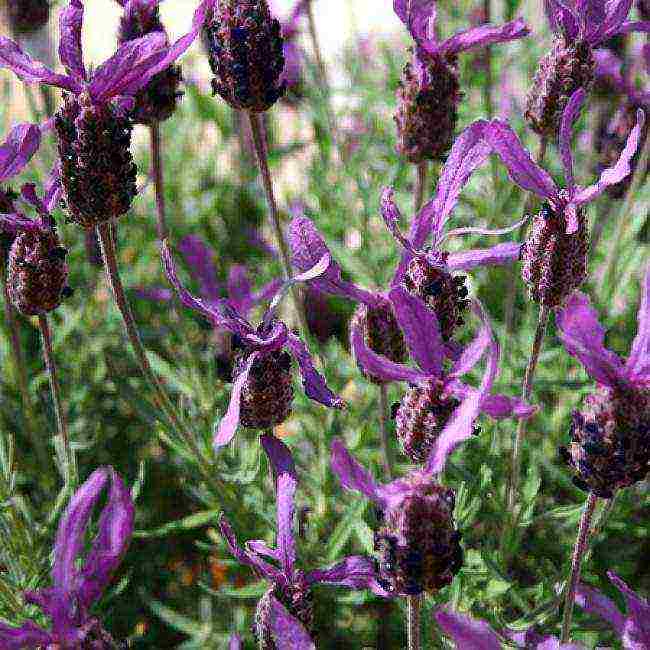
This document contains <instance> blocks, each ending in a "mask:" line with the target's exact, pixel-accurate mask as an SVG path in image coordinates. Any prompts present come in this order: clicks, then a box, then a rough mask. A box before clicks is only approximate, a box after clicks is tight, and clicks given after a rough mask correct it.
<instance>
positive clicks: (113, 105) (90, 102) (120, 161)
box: [0, 0, 214, 228]
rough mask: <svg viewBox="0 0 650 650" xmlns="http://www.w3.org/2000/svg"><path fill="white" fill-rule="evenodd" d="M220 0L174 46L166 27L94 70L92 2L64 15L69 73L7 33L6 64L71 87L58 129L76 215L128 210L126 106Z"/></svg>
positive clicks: (131, 173)
mask: <svg viewBox="0 0 650 650" xmlns="http://www.w3.org/2000/svg"><path fill="white" fill-rule="evenodd" d="M213 2H214V0H203V1H202V2H201V4H200V5H199V7H198V9H197V10H196V12H195V14H194V20H193V24H192V29H191V30H190V32H189V33H188V34H186V35H185V36H183V37H181V38H180V39H178V40H177V41H176V42H175V43H174V44H173V45H172V46H167V40H166V37H165V35H164V34H163V33H161V32H154V33H152V34H149V35H147V36H144V37H143V38H139V39H136V40H133V41H128V42H126V43H124V44H123V45H122V46H121V47H120V48H119V49H118V50H117V52H116V53H115V54H114V55H113V56H112V57H111V58H109V59H108V60H107V61H105V62H104V63H103V64H102V65H100V66H99V67H98V68H97V69H96V70H95V71H94V72H93V73H92V74H91V73H89V72H88V71H87V70H86V66H85V65H84V62H83V52H82V49H81V30H82V23H83V12H84V8H83V5H82V3H81V1H80V0H69V3H68V5H67V6H66V7H65V8H64V9H62V10H61V13H60V15H59V22H60V44H59V57H60V59H61V63H63V65H64V66H65V68H66V71H67V74H58V73H55V72H53V71H52V70H50V69H48V68H47V67H46V66H44V65H43V64H42V63H38V62H36V61H34V60H33V59H32V58H31V57H30V56H29V55H27V54H26V53H25V52H23V50H22V49H21V48H20V46H19V45H17V44H16V43H14V42H13V41H11V40H10V39H8V38H5V37H0V67H6V68H9V69H11V70H13V71H14V72H15V73H16V75H17V76H18V77H19V78H20V79H22V80H23V81H25V82H27V83H43V84H47V85H51V86H56V87H58V88H61V89H62V90H63V91H64V103H63V106H62V108H61V109H60V110H59V112H58V113H57V116H56V120H55V127H56V131H57V136H58V148H59V157H60V159H61V165H62V179H63V188H64V198H65V200H66V203H67V206H68V210H69V212H70V215H71V219H72V220H73V221H75V222H77V223H79V224H80V225H82V226H83V227H85V228H91V227H94V226H95V225H97V224H98V223H103V222H106V221H109V220H111V219H115V218H117V217H119V216H121V215H122V214H124V213H125V212H127V211H128V209H129V207H130V206H131V203H132V201H133V198H134V196H135V194H136V192H137V190H136V185H135V176H136V168H135V164H134V163H133V158H132V156H131V152H130V151H129V146H130V142H131V124H130V122H129V120H128V119H127V116H126V114H125V112H124V108H125V107H126V106H128V105H130V104H132V102H133V100H132V99H131V98H132V97H133V96H134V95H135V94H136V93H137V92H138V91H139V90H140V89H141V88H143V87H144V86H146V85H147V83H148V82H149V80H150V79H151V78H152V77H153V76H154V75H156V74H157V73H159V72H160V71H162V70H165V69H167V68H168V67H169V66H170V65H171V64H172V63H173V62H174V61H175V60H176V59H177V58H178V57H179V56H180V55H181V54H182V53H183V52H184V51H185V50H186V49H187V48H188V47H189V46H190V45H191V43H192V42H193V41H194V39H195V38H196V35H197V34H198V32H199V30H200V28H201V26H202V25H203V22H204V19H205V16H206V12H207V11H208V9H209V8H210V7H211V6H212V4H213Z"/></svg>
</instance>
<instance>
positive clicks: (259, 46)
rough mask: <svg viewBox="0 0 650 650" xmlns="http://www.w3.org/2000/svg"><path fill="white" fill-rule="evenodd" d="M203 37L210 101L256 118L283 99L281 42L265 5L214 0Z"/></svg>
mask: <svg viewBox="0 0 650 650" xmlns="http://www.w3.org/2000/svg"><path fill="white" fill-rule="evenodd" d="M204 35H205V40H206V42H207V44H208V54H209V60H210V67H211V69H212V72H213V74H214V79H213V80H212V89H213V91H214V94H215V95H216V94H219V95H220V96H221V97H222V98H223V99H224V100H225V101H226V102H228V104H230V106H232V107H233V108H238V109H244V110H250V111H254V112H256V113H262V112H264V111H266V110H268V109H269V108H270V107H271V106H273V104H275V102H276V101H278V99H280V97H282V95H283V94H284V92H285V90H286V84H285V82H283V81H281V80H280V77H281V75H282V70H283V68H284V53H283V39H282V35H281V27H280V23H279V21H278V20H277V19H275V18H273V17H272V16H271V12H270V11H269V7H268V3H267V0H252V1H250V0H249V1H248V2H239V0H218V6H217V7H216V8H215V9H214V11H213V12H212V15H211V18H210V20H209V21H208V23H207V25H206V27H205V32H204Z"/></svg>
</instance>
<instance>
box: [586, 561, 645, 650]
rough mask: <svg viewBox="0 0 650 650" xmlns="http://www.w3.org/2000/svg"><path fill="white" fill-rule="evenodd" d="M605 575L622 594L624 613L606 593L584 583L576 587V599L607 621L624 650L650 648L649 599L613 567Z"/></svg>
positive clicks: (588, 610)
mask: <svg viewBox="0 0 650 650" xmlns="http://www.w3.org/2000/svg"><path fill="white" fill-rule="evenodd" d="M607 575H608V577H609V579H610V580H611V581H612V582H613V583H614V585H616V588H617V589H618V590H619V591H620V592H621V593H622V594H623V597H624V598H625V604H626V606H627V616H625V615H624V614H622V613H621V612H620V610H619V609H618V607H617V606H616V604H615V603H614V602H613V601H611V600H610V599H609V598H607V596H604V595H603V594H602V593H601V592H600V591H598V590H597V589H592V588H591V587H587V586H586V585H583V584H579V585H578V588H577V590H576V603H577V604H578V605H580V607H582V608H583V609H584V610H586V611H587V612H589V613H591V614H597V615H598V616H600V618H602V619H604V620H605V621H607V622H608V623H609V624H610V625H611V626H612V627H613V628H614V630H615V631H616V634H618V636H619V637H620V638H621V641H622V642H623V649H624V650H647V648H650V603H649V602H648V600H647V599H645V598H641V597H640V596H638V595H637V594H635V593H634V592H633V591H632V590H631V589H630V588H629V587H628V586H627V585H626V584H625V583H624V582H623V580H621V579H620V578H619V577H618V576H617V575H616V574H615V573H614V572H613V571H608V572H607Z"/></svg>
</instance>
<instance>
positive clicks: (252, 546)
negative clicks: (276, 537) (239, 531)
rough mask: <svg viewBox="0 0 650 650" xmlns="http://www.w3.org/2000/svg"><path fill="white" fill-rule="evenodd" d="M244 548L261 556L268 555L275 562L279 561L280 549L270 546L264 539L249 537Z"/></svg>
mask: <svg viewBox="0 0 650 650" xmlns="http://www.w3.org/2000/svg"><path fill="white" fill-rule="evenodd" d="M246 549H247V550H249V551H251V552H253V553H256V554H257V555H261V556H263V557H270V558H271V559H272V560H275V561H276V562H279V561H280V551H278V550H277V549H275V548H271V547H270V546H269V545H268V544H267V543H266V542H265V541H264V540H261V539H249V540H248V541H247V542H246Z"/></svg>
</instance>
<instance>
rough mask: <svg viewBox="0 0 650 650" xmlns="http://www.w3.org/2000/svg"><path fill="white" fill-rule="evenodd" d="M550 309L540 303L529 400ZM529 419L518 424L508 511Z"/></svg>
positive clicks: (530, 364) (527, 382) (528, 380)
mask: <svg viewBox="0 0 650 650" xmlns="http://www.w3.org/2000/svg"><path fill="white" fill-rule="evenodd" d="M549 315H550V309H549V308H548V307H546V306H544V305H540V308H539V317H538V320H537V329H536V330H535V340H534V341H533V348H532V350H531V352H530V358H529V359H528V365H527V366H526V374H525V375H524V385H523V389H522V398H523V400H524V401H525V402H527V401H528V400H529V398H530V394H531V392H532V390H533V381H534V378H535V370H536V369H537V362H538V361H539V354H540V352H541V350H542V342H543V341H544V335H545V334H546V328H547V327H548V320H549ZM527 422H528V420H524V419H521V420H519V423H518V425H517V434H516V436H515V441H514V445H513V448H512V475H511V478H510V490H509V493H508V511H509V512H510V513H512V512H513V510H514V507H515V502H516V500H517V491H518V489H519V474H520V472H521V446H522V443H523V440H524V435H525V434H526V423H527Z"/></svg>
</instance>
